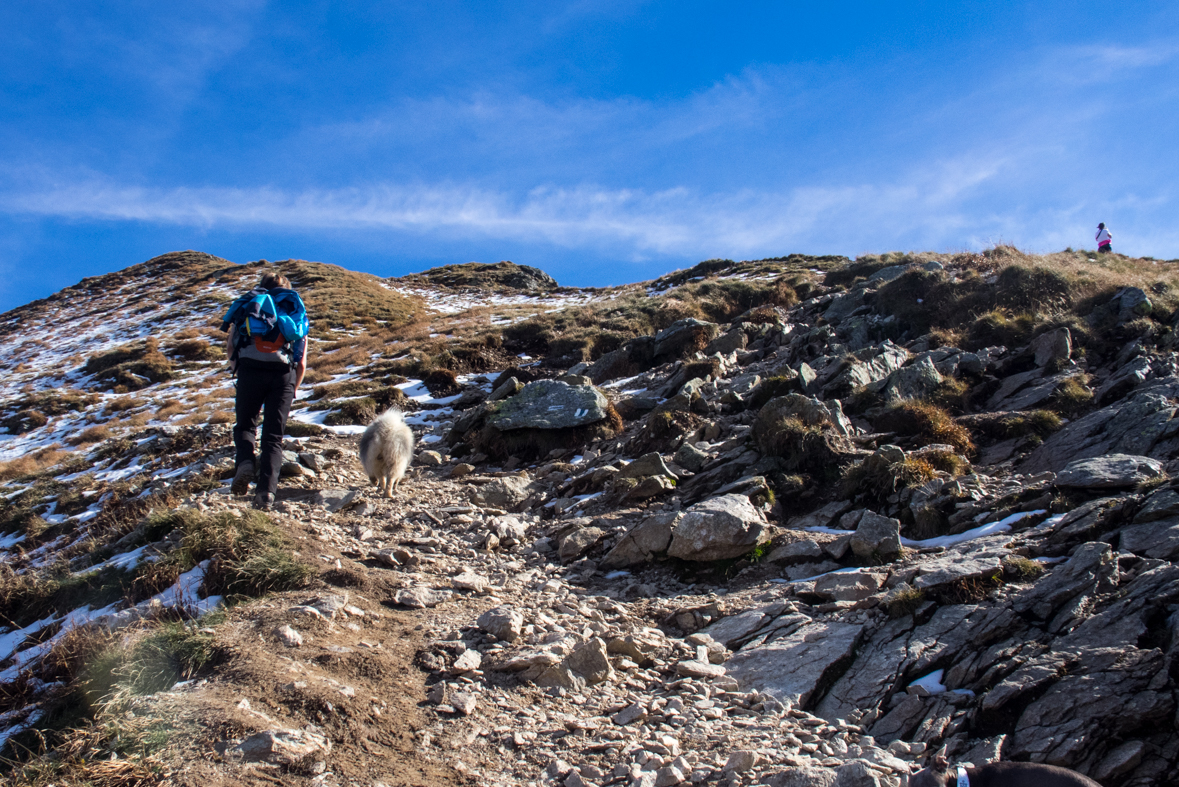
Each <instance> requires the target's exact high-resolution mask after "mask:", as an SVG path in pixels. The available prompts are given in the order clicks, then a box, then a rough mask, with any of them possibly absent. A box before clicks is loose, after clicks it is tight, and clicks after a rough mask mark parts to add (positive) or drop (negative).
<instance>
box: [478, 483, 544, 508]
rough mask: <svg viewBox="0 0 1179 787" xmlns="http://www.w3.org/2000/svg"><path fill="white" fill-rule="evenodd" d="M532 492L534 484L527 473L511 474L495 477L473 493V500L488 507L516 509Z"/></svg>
mask: <svg viewBox="0 0 1179 787" xmlns="http://www.w3.org/2000/svg"><path fill="white" fill-rule="evenodd" d="M530 494H532V484H531V482H530V481H529V480H528V477H527V475H518V476H515V475H509V476H504V477H502V478H493V479H491V480H490V481H487V482H486V483H484V484H483V485H482V486H480V487H477V488H476V489H475V490H474V491H473V492H472V493H471V501H472V502H473V503H475V504H476V505H480V506H484V507H487V508H502V509H505V510H507V511H512V510H514V509H515V508H516V507H517V506H519V505H520V504H521V503H523V502H524V501H525V500H527V499H528V496H529V495H530Z"/></svg>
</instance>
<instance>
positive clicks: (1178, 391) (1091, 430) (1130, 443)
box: [1019, 377, 1179, 474]
mask: <svg viewBox="0 0 1179 787" xmlns="http://www.w3.org/2000/svg"><path fill="white" fill-rule="evenodd" d="M1177 399H1179V378H1174V377H1169V378H1166V379H1162V380H1157V381H1153V382H1149V383H1144V384H1143V386H1142V387H1141V388H1139V389H1138V390H1136V391H1134V392H1133V393H1132V394H1131V395H1130V396H1127V397H1126V398H1124V399H1121V400H1119V401H1116V402H1114V403H1113V404H1111V405H1109V406H1107V407H1103V408H1101V409H1100V410H1097V411H1095V412H1092V413H1090V414H1089V415H1086V416H1085V417H1083V418H1078V419H1077V420H1076V421H1073V422H1072V423H1070V424H1068V425H1066V426H1065V427H1064V428H1063V429H1061V430H1060V431H1059V432H1057V433H1056V434H1054V435H1052V436H1051V437H1049V438H1047V439H1046V440H1045V441H1044V444H1043V445H1041V446H1040V447H1039V448H1037V449H1036V450H1035V451H1032V452H1031V453H1030V454H1028V456H1027V458H1026V459H1024V461H1023V462H1022V464H1021V465H1020V467H1019V471H1020V472H1022V473H1028V474H1032V473H1040V472H1043V471H1045V470H1051V471H1052V472H1054V473H1058V472H1060V471H1061V470H1063V469H1064V467H1065V466H1066V465H1068V464H1069V463H1070V462H1073V461H1075V460H1078V459H1089V458H1092V457H1097V456H1105V455H1106V454H1131V455H1135V456H1149V457H1151V458H1154V459H1162V460H1164V461H1166V460H1169V459H1170V458H1171V457H1173V456H1175V455H1176V454H1179V419H1177V418H1176V417H1175V415H1176V413H1177V412H1179V408H1176V406H1175V401H1176V400H1177Z"/></svg>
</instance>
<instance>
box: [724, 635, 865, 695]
mask: <svg viewBox="0 0 1179 787" xmlns="http://www.w3.org/2000/svg"><path fill="white" fill-rule="evenodd" d="M863 630H864V627H863V626H862V625H859V624H853V623H840V622H837V621H832V622H825V623H812V624H809V625H805V626H802V627H800V628H798V629H796V630H795V631H794V632H792V633H791V634H789V635H787V636H784V637H780V638H778V639H775V640H773V641H771V642H767V643H765V644H763V645H758V646H757V647H753V648H749V647H747V648H745V649H742V650H740V651H738V652H737V653H734V654H733V656H732V658H730V659H729V661H728V663H727V664H726V665H725V666H726V667H727V668H728V672H729V675H730V676H731V677H733V678H735V679H736V680H737V683H738V684H740V686H741V688H742V690H744V691H751V690H754V689H756V690H757V691H760V692H763V693H766V694H770V695H772V696H773V697H776V698H777V699H779V700H789V701H790V702H791V703H793V704H794V705H796V706H799V707H804V708H805V707H807V706H808V705H809V703H810V701H811V699H812V698H813V697H814V694H815V692H816V691H818V690H819V688H820V687H822V685H823V683H824V680H825V679H826V678H827V677H828V673H829V672H830V671H834V669H835V668H836V666H837V665H839V664H842V663H844V662H845V661H846V660H847V659H848V658H850V657H851V655H852V653H853V652H854V651H855V647H856V645H857V644H858V643H859V640H860V636H861V635H862V633H863Z"/></svg>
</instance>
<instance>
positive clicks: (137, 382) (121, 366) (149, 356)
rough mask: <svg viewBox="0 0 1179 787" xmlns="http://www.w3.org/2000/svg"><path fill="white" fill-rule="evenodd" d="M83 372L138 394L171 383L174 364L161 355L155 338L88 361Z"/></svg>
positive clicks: (111, 351) (134, 343)
mask: <svg viewBox="0 0 1179 787" xmlns="http://www.w3.org/2000/svg"><path fill="white" fill-rule="evenodd" d="M83 370H84V371H85V373H86V374H89V375H94V378H95V379H96V380H101V381H105V382H108V383H111V384H113V385H114V386H115V387H116V388H122V389H124V390H127V391H137V390H139V389H140V388H146V387H147V386H148V385H152V384H153V383H159V382H163V381H165V380H170V379H172V361H170V360H169V359H168V357H167V356H166V355H164V354H163V353H162V352H160V348H159V342H158V341H156V339H155V338H150V339H147V340H146V341H143V342H132V343H131V344H124V345H123V346H121V347H116V348H115V349H113V350H110V351H109V352H105V353H102V354H101V355H95V356H92V357H91V358H90V359H89V360H87V361H86V365H85V367H83Z"/></svg>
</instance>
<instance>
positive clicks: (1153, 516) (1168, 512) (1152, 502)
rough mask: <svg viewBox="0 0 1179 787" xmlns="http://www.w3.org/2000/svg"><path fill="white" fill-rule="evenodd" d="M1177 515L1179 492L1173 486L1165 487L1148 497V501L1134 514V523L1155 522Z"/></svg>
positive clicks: (1178, 511) (1178, 510)
mask: <svg viewBox="0 0 1179 787" xmlns="http://www.w3.org/2000/svg"><path fill="white" fill-rule="evenodd" d="M1175 516H1179V492H1177V491H1176V490H1175V489H1173V488H1171V487H1164V488H1162V489H1159V490H1157V491H1156V492H1154V493H1153V494H1151V496H1150V497H1148V498H1146V503H1144V504H1143V506H1142V508H1141V510H1139V511H1138V513H1137V514H1135V515H1134V523H1135V524H1141V523H1143V522H1153V521H1155V520H1157V519H1170V518H1171V517H1175Z"/></svg>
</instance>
